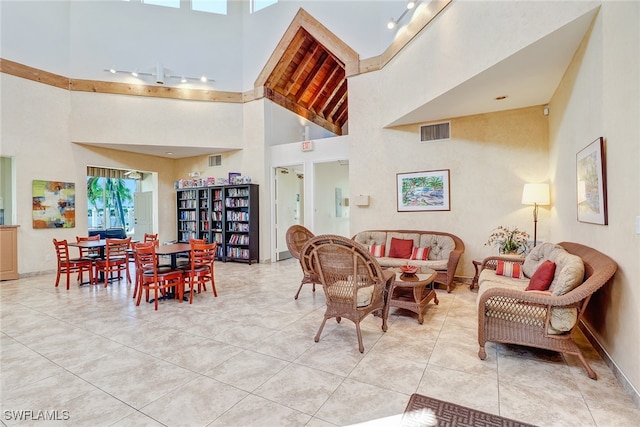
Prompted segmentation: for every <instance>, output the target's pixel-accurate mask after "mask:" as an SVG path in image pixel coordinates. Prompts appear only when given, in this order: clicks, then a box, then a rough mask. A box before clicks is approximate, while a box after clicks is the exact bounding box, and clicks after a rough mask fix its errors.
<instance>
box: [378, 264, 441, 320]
mask: <svg viewBox="0 0 640 427" xmlns="http://www.w3.org/2000/svg"><path fill="white" fill-rule="evenodd" d="M436 275H437V274H436V272H435V271H434V270H429V271H427V272H426V273H421V274H413V275H411V276H405V275H404V273H396V277H395V279H394V281H393V282H392V283H391V286H390V287H389V296H388V301H387V307H386V310H387V315H388V313H389V309H390V308H391V307H399V308H404V309H406V310H410V311H413V312H414V313H417V314H418V323H420V324H421V325H422V323H423V322H424V317H423V315H422V312H423V311H424V309H425V307H426V306H427V304H428V303H429V301H431V300H433V302H434V304H436V305H437V304H438V303H439V302H440V301H438V296H437V295H436V291H435V289H434V288H433V280H434V279H435V278H436Z"/></svg>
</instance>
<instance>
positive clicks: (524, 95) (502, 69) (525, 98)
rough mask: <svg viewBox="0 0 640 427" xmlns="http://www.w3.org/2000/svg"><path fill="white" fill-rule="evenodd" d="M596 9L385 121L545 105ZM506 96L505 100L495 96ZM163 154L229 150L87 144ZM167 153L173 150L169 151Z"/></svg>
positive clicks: (427, 119) (181, 155)
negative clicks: (411, 108) (400, 114)
mask: <svg viewBox="0 0 640 427" xmlns="http://www.w3.org/2000/svg"><path fill="white" fill-rule="evenodd" d="M595 13H596V10H592V11H591V12H590V13H587V14H585V15H583V16H582V17H580V18H578V19H576V20H574V21H572V22H570V23H568V24H567V25H565V26H564V27H561V28H559V29H558V30H556V31H554V32H553V33H551V34H549V35H548V36H546V37H544V38H542V39H540V40H538V41H537V42H535V43H533V44H531V45H529V46H527V47H526V48H524V49H522V50H520V51H519V52H517V53H515V54H513V55H512V56H510V57H508V58H506V59H504V60H503V61H501V62H499V63H497V64H495V65H494V66H492V67H490V68H488V69H486V70H485V71H483V72H482V73H479V74H477V75H476V76H474V77H472V78H470V79H469V80H467V81H465V82H463V83H462V84H460V85H458V86H456V87H454V88H452V89H450V90H448V91H446V92H444V93H442V94H441V95H440V96H438V97H436V98H434V99H431V100H428V101H426V102H425V103H424V104H423V105H421V106H420V107H418V108H416V109H414V110H413V111H411V112H409V113H407V114H405V115H404V116H402V117H399V118H398V119H396V120H394V121H393V122H392V123H390V124H389V125H387V126H388V127H390V126H399V125H406V124H413V123H424V122H430V121H437V120H442V119H447V118H454V117H464V116H469V115H475V114H483V113H490V112H495V111H503V110H511V109H515V108H524V107H530V106H536V105H545V104H547V103H548V102H549V101H550V100H551V97H552V96H553V93H554V92H555V90H556V88H557V87H558V84H559V83H560V81H561V79H562V77H563V75H564V73H565V72H566V70H567V67H568V66H569V63H570V62H571V60H572V58H573V56H574V54H575V52H576V50H577V48H578V46H579V44H580V42H581V41H582V39H583V38H584V35H585V34H586V32H587V30H588V28H589V26H590V24H591V22H592V19H593V16H594V15H595ZM498 96H506V97H507V98H506V99H504V100H500V101H499V100H496V97H498ZM88 145H96V146H100V147H104V148H110V149H114V150H122V151H128V152H135V153H141V154H147V155H152V156H159V157H166V158H174V159H178V158H186V157H194V156H201V155H210V154H216V153H221V152H224V151H228V149H227V148H224V147H187V146H150V145H120V144H101V143H97V144H88ZM168 153H172V154H168Z"/></svg>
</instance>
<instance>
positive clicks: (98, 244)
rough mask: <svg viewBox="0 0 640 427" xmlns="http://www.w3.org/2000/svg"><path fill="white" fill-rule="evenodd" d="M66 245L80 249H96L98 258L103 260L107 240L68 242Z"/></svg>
mask: <svg viewBox="0 0 640 427" xmlns="http://www.w3.org/2000/svg"><path fill="white" fill-rule="evenodd" d="M67 245H68V246H73V247H76V248H82V249H98V251H99V252H100V258H104V248H105V247H106V246H107V240H106V239H100V240H85V241H82V242H69V243H68V244H67Z"/></svg>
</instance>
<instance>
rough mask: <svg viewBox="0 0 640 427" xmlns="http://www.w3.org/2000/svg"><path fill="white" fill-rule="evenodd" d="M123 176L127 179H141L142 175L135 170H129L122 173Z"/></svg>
mask: <svg viewBox="0 0 640 427" xmlns="http://www.w3.org/2000/svg"><path fill="white" fill-rule="evenodd" d="M124 176H126V177H127V178H128V179H136V180H137V179H142V174H141V173H140V172H138V171H135V170H130V171H127V172H125V173H124Z"/></svg>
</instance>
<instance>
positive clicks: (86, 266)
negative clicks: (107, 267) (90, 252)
mask: <svg viewBox="0 0 640 427" xmlns="http://www.w3.org/2000/svg"><path fill="white" fill-rule="evenodd" d="M53 246H55V249H56V257H57V258H58V270H57V274H56V288H57V287H58V284H59V283H60V275H61V274H63V273H64V274H66V276H67V290H68V289H69V276H70V275H71V273H78V280H79V281H80V282H81V283H82V273H83V272H85V271H88V272H89V283H93V263H92V261H91V260H88V259H84V258H70V257H69V245H68V243H67V241H66V240H56V239H53Z"/></svg>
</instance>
